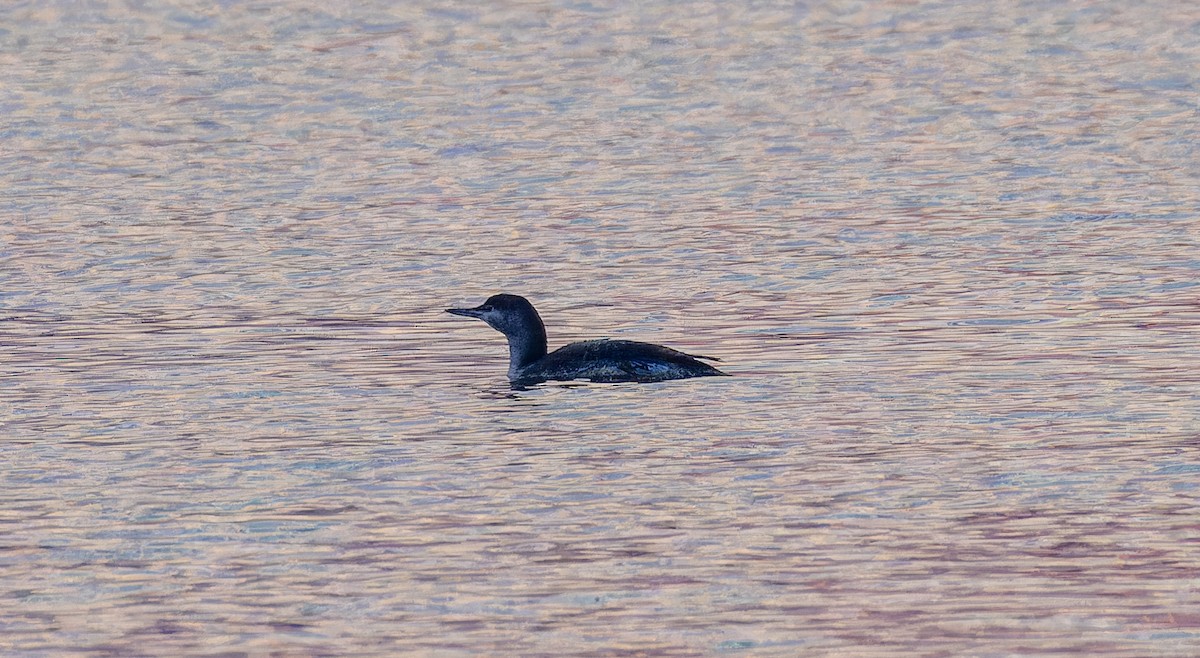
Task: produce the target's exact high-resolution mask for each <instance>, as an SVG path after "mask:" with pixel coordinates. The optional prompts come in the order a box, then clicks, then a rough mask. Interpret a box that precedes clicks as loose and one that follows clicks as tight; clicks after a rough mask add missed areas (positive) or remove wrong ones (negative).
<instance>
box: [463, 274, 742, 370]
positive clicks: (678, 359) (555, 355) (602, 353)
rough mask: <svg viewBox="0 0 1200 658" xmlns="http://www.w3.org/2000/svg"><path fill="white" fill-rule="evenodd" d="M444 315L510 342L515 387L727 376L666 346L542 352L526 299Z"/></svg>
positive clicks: (614, 344) (587, 345)
mask: <svg viewBox="0 0 1200 658" xmlns="http://www.w3.org/2000/svg"><path fill="white" fill-rule="evenodd" d="M446 312H447V313H453V314H454V315H461V316H464V317H468V318H479V319H480V320H483V321H484V322H486V323H488V325H489V326H491V327H492V328H493V329H495V330H496V331H499V332H500V333H502V334H504V337H505V338H507V339H508V379H509V381H510V382H512V383H513V384H517V385H524V384H537V383H539V382H544V381H550V380H559V381H561V380H571V379H587V380H590V381H593V382H659V381H664V380H667V379H684V378H687V377H712V376H727V375H726V374H725V373H723V372H721V371H720V370H717V369H716V368H714V367H712V366H710V365H708V364H707V363H701V362H700V361H697V359H708V360H710V361H719V360H720V359H715V358H713V357H710V356H695V355H691V354H684V353H683V352H678V351H676V350H673V349H671V348H669V347H663V346H662V345H653V344H651V343H639V342H636V341H632V340H608V339H604V340H588V341H583V342H579V343H571V344H570V345H567V346H565V347H560V348H558V349H557V350H555V351H553V352H550V353H549V354H547V353H546V326H545V325H544V324H542V318H541V316H539V315H538V312H537V310H535V309H534V308H533V304H530V303H529V300H528V299H525V298H524V297H521V296H520V295H505V294H500V295H492V296H491V297H488V299H487V301H486V302H484V303H482V304H480V305H479V306H476V307H475V308H448V309H446Z"/></svg>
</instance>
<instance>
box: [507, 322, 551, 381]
mask: <svg viewBox="0 0 1200 658" xmlns="http://www.w3.org/2000/svg"><path fill="white" fill-rule="evenodd" d="M507 338H508V376H509V377H514V376H516V375H517V374H518V373H519V372H520V371H521V370H522V369H523V368H526V367H528V366H530V365H531V364H533V363H536V362H537V361H538V360H540V359H541V358H542V357H544V356H546V328H545V327H544V326H543V325H542V322H541V320H540V319H539V320H538V322H537V324H536V325H533V326H530V327H527V328H526V330H525V331H522V332H520V333H515V334H508V335H507Z"/></svg>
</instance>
